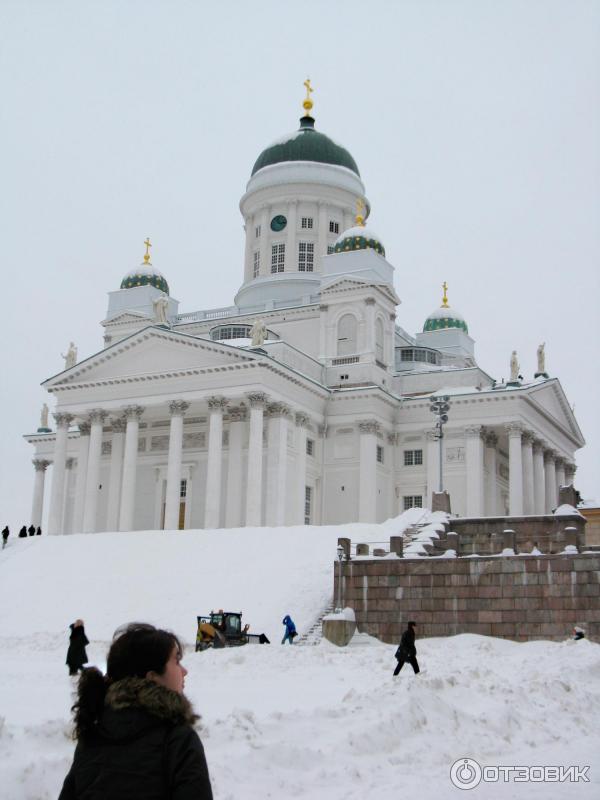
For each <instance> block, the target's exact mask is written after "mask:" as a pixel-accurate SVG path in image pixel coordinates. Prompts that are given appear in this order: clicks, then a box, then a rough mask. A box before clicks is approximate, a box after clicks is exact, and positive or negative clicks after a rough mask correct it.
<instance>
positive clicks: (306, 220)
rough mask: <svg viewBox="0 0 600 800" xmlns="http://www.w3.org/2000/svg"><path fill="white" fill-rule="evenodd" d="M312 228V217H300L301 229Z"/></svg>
mask: <svg viewBox="0 0 600 800" xmlns="http://www.w3.org/2000/svg"><path fill="white" fill-rule="evenodd" d="M312 226H313V218H312V217H302V228H303V229H305V230H306V229H307V228H312Z"/></svg>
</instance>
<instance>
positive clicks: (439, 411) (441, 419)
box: [429, 395, 450, 494]
mask: <svg viewBox="0 0 600 800" xmlns="http://www.w3.org/2000/svg"><path fill="white" fill-rule="evenodd" d="M429 401H430V403H431V405H430V406H429V410H430V411H431V413H432V414H433V415H434V416H436V417H437V421H436V423H435V427H436V438H437V440H438V441H439V443H440V487H439V492H440V494H441V493H442V492H443V491H444V480H443V475H442V439H443V438H444V425H445V424H446V422H448V411H449V410H450V398H449V397H448V395H444V396H443V397H436V396H435V395H432V396H431V397H430V398H429Z"/></svg>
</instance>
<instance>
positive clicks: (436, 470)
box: [425, 430, 440, 508]
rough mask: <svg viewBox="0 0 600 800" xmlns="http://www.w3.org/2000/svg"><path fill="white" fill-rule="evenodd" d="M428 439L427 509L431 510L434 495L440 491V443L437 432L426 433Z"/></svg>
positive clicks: (428, 431) (429, 431)
mask: <svg viewBox="0 0 600 800" xmlns="http://www.w3.org/2000/svg"><path fill="white" fill-rule="evenodd" d="M425 437H426V438H427V497H426V498H425V507H426V508H431V503H432V499H433V493H434V492H439V490H440V443H439V441H438V437H437V431H435V430H427V431H425Z"/></svg>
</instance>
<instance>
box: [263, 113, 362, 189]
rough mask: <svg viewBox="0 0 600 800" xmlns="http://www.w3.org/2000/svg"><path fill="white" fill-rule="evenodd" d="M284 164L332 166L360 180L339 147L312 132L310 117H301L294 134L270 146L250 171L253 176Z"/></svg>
mask: <svg viewBox="0 0 600 800" xmlns="http://www.w3.org/2000/svg"><path fill="white" fill-rule="evenodd" d="M284 161H317V162H318V163H321V164H334V165H336V166H338V167H345V168H346V169H349V170H351V171H352V172H354V173H356V175H358V176H359V177H360V172H359V171H358V167H357V166H356V161H355V160H354V159H353V158H352V156H351V155H350V153H349V152H348V151H347V150H346V149H345V148H344V147H342V146H341V145H339V144H336V142H334V141H333V140H332V139H330V138H329V136H325V134H324V133H319V131H316V130H315V121H314V119H313V118H312V117H308V116H306V117H301V118H300V127H299V128H298V130H297V131H294V133H290V134H288V135H287V136H283V137H282V138H281V139H278V140H277V141H276V142H273V144H271V145H269V147H267V148H266V149H265V150H263V151H262V153H261V154H260V155H259V157H258V158H257V159H256V163H255V164H254V167H253V168H252V175H254V174H255V173H256V172H258V171H259V169H263V167H269V166H271V165H272V164H281V163H282V162H284Z"/></svg>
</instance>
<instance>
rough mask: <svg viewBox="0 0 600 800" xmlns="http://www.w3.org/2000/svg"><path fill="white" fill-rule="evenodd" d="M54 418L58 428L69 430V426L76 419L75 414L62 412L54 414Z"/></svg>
mask: <svg viewBox="0 0 600 800" xmlns="http://www.w3.org/2000/svg"><path fill="white" fill-rule="evenodd" d="M52 416H53V417H54V421H55V422H56V427H57V428H68V427H69V425H70V424H71V423H72V422H73V420H74V419H75V417H74V416H73V414H69V413H67V412H62V411H59V412H57V413H56V414H53V415H52Z"/></svg>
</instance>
